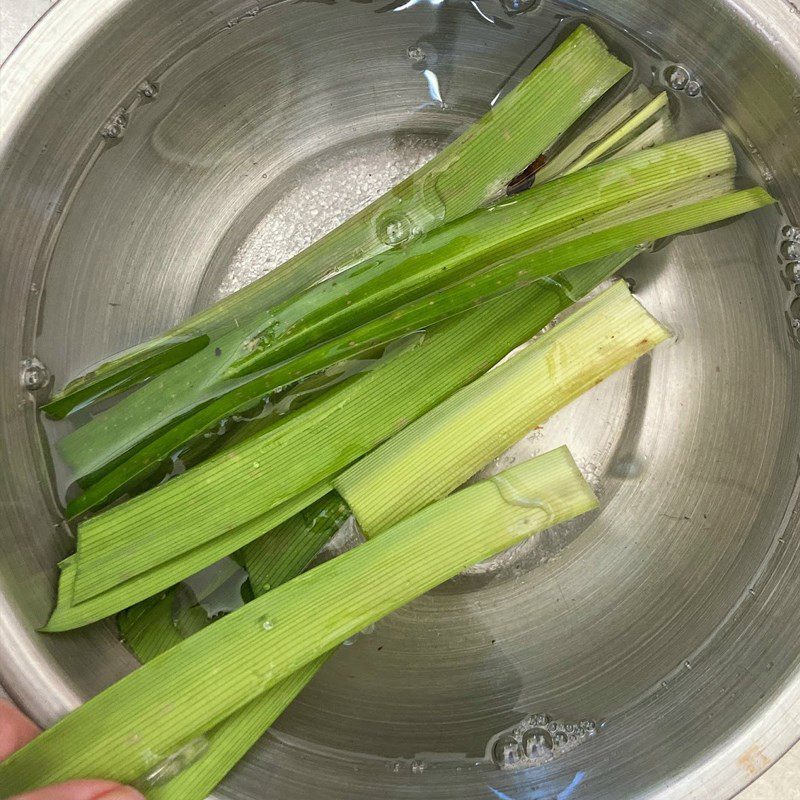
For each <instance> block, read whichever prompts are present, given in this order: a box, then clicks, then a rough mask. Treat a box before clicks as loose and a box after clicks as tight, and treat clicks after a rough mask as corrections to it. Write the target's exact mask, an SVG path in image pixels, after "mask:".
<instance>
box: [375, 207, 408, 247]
mask: <svg viewBox="0 0 800 800" xmlns="http://www.w3.org/2000/svg"><path fill="white" fill-rule="evenodd" d="M375 228H376V232H377V235H378V238H379V239H380V240H381V241H382V242H383V243H384V244H388V245H390V246H392V247H394V246H396V245H400V244H404V243H405V242H407V241H408V240H409V239H410V238H411V236H412V233H413V229H414V226H413V225H412V224H411V220H410V219H409V218H408V217H407V216H406V215H405V214H399V213H397V212H394V211H387V212H386V213H385V214H381V215H380V216H379V217H378V219H377V220H376V222H375Z"/></svg>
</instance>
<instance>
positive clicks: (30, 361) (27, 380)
mask: <svg viewBox="0 0 800 800" xmlns="http://www.w3.org/2000/svg"><path fill="white" fill-rule="evenodd" d="M21 381H22V385H23V387H24V388H25V389H27V390H28V391H29V392H36V391H38V390H39V389H44V388H45V386H47V384H48V383H50V370H48V369H47V367H46V366H45V365H44V364H42V362H41V361H39V359H38V358H26V359H25V360H24V361H23V362H22V374H21Z"/></svg>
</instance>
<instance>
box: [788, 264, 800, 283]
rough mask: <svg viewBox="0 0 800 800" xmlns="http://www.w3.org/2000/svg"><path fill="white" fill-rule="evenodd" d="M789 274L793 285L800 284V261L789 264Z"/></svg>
mask: <svg viewBox="0 0 800 800" xmlns="http://www.w3.org/2000/svg"><path fill="white" fill-rule="evenodd" d="M787 272H788V273H789V280H790V281H791V282H792V283H800V261H794V262H792V263H791V264H789V267H788V269H787Z"/></svg>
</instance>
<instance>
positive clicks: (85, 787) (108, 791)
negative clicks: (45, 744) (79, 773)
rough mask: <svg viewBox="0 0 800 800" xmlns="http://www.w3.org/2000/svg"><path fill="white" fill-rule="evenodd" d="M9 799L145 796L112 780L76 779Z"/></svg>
mask: <svg viewBox="0 0 800 800" xmlns="http://www.w3.org/2000/svg"><path fill="white" fill-rule="evenodd" d="M9 800H145V798H144V797H143V796H142V795H141V793H139V792H137V791H136V789H133V788H131V787H130V786H121V785H120V784H118V783H114V782H112V781H91V780H77V781H67V782H66V783H59V784H58V785H57V786H45V787H44V788H43V789H35V790H34V791H32V792H26V793H25V794H20V795H14V797H11V798H9Z"/></svg>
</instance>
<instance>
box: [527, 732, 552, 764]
mask: <svg viewBox="0 0 800 800" xmlns="http://www.w3.org/2000/svg"><path fill="white" fill-rule="evenodd" d="M522 749H523V752H524V753H525V755H526V756H527V757H528V758H543V757H547V756H549V755H550V752H551V751H552V749H553V739H552V737H551V736H550V734H549V733H548V732H547V731H546V730H544V729H543V728H531V730H529V731H526V732H525V734H524V736H523V737H522Z"/></svg>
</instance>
